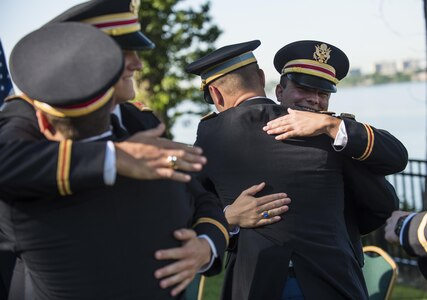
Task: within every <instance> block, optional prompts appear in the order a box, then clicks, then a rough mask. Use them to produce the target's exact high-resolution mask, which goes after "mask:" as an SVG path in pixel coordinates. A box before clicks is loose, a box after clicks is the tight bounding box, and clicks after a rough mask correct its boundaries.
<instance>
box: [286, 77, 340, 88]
mask: <svg viewBox="0 0 427 300" xmlns="http://www.w3.org/2000/svg"><path fill="white" fill-rule="evenodd" d="M286 76H287V77H288V78H289V80H291V81H292V82H295V83H296V84H298V85H301V86H304V87H309V88H313V89H318V90H321V91H324V92H327V93H335V92H336V91H337V87H336V86H335V84H333V83H332V82H330V81H329V80H326V79H323V78H320V77H316V76H312V75H307V74H302V73H288V74H286Z"/></svg>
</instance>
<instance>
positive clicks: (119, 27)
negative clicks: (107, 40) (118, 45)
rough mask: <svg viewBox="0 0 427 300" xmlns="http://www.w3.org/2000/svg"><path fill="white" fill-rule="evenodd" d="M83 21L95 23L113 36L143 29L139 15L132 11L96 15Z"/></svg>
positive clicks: (94, 24)
mask: <svg viewBox="0 0 427 300" xmlns="http://www.w3.org/2000/svg"><path fill="white" fill-rule="evenodd" d="M82 22H83V23H87V24H90V25H93V26H95V27H97V28H99V29H100V30H102V31H103V32H105V33H106V34H108V35H111V36H118V35H124V34H128V33H132V32H136V31H140V30H141V24H140V23H139V21H138V16H137V15H136V14H133V13H130V12H126V13H119V14H110V15H104V16H100V17H94V18H90V19H86V20H83V21H82Z"/></svg>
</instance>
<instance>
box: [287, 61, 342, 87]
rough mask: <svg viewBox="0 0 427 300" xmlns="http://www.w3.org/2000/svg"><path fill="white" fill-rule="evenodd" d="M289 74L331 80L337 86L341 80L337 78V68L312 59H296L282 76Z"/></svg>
mask: <svg viewBox="0 0 427 300" xmlns="http://www.w3.org/2000/svg"><path fill="white" fill-rule="evenodd" d="M287 73H302V74H307V75H313V76H316V77H321V78H324V79H326V80H329V81H331V82H333V83H335V84H337V83H338V82H339V80H338V79H337V78H336V77H335V68H334V67H332V66H330V65H328V64H324V63H321V62H318V61H315V60H311V59H295V60H291V61H289V62H287V63H286V65H285V66H284V67H283V69H282V75H285V74H287Z"/></svg>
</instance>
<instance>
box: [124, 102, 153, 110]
mask: <svg viewBox="0 0 427 300" xmlns="http://www.w3.org/2000/svg"><path fill="white" fill-rule="evenodd" d="M129 103H131V104H132V105H133V106H135V107H136V108H138V109H139V110H140V111H153V110H152V109H151V108H149V107H148V106H145V105H144V104H142V103H141V102H138V101H133V102H129Z"/></svg>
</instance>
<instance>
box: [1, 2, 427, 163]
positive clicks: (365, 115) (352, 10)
mask: <svg viewBox="0 0 427 300" xmlns="http://www.w3.org/2000/svg"><path fill="white" fill-rule="evenodd" d="M81 2H84V1H82V0H0V38H1V39H2V41H3V47H4V48H5V52H6V54H7V56H8V55H9V53H10V51H11V49H12V47H13V45H14V44H15V43H16V42H17V41H18V40H19V39H20V38H21V37H22V36H23V35H24V34H26V33H28V32H30V31H31V30H34V29H36V28H37V27H39V26H40V25H42V24H44V23H45V22H47V21H49V20H50V19H52V18H53V17H54V16H56V15H57V14H59V13H61V12H62V11H64V10H66V9H68V8H69V7H71V6H73V5H75V4H78V3H81ZM202 2H205V1H204V0H182V5H192V6H197V5H199V4H200V3H202ZM211 2H212V15H213V21H214V22H216V23H217V24H218V25H219V26H220V27H221V28H222V29H223V31H224V33H223V35H222V36H221V37H220V38H219V40H218V41H217V42H216V46H217V47H220V46H224V45H226V44H231V43H238V42H243V41H248V40H253V39H259V40H261V42H262V44H261V46H260V47H259V48H258V49H256V50H255V55H256V57H257V58H258V61H259V64H260V66H261V67H262V68H263V69H264V70H265V72H266V76H267V78H268V79H269V80H278V78H279V77H278V74H277V73H276V71H275V69H274V67H273V63H272V61H273V56H274V54H275V53H276V51H277V50H278V49H280V48H281V47H282V46H284V45H285V44H287V43H290V42H293V41H296V40H301V39H316V40H323V41H325V42H329V43H332V44H334V45H336V46H338V47H340V48H341V49H342V50H344V51H345V52H346V53H347V55H348V57H349V59H350V62H351V66H352V67H362V68H364V69H365V68H367V67H368V66H369V65H371V64H373V63H374V62H381V61H391V60H397V61H400V60H403V59H410V58H419V59H424V57H425V32H424V31H425V30H424V28H425V25H424V24H425V23H424V16H423V4H422V0H323V1H319V0H292V1H291V0H265V1H260V0H227V1H226V0H212V1H211ZM154 51H155V50H154ZM339 90H340V92H339V93H337V94H336V95H333V98H332V99H331V104H330V110H332V111H335V112H351V113H354V114H356V116H357V118H358V120H359V121H361V122H368V123H370V124H372V125H374V126H377V127H378V128H385V129H387V130H389V131H390V132H391V133H393V134H395V135H396V136H397V137H398V138H400V139H401V140H402V141H403V142H404V144H405V145H406V146H407V147H408V150H409V152H410V157H412V158H422V157H424V156H425V151H426V150H425V149H426V142H425V128H426V123H425V122H426V120H425V114H426V108H425V105H426V104H425V95H426V91H425V85H423V84H404V85H388V86H387V85H385V86H378V87H362V88H355V89H344V88H340V87H339ZM270 96H271V97H273V98H275V97H274V95H270ZM184 119H185V118H184ZM187 119H188V118H187ZM187 123H188V124H187V125H189V126H188V127H184V126H183V125H182V124H181V123H180V122H178V123H177V127H176V138H177V139H178V140H180V141H183V142H187V143H192V142H193V141H194V140H195V130H196V128H197V124H198V119H197V118H193V119H192V121H191V122H190V123H189V122H187Z"/></svg>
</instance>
